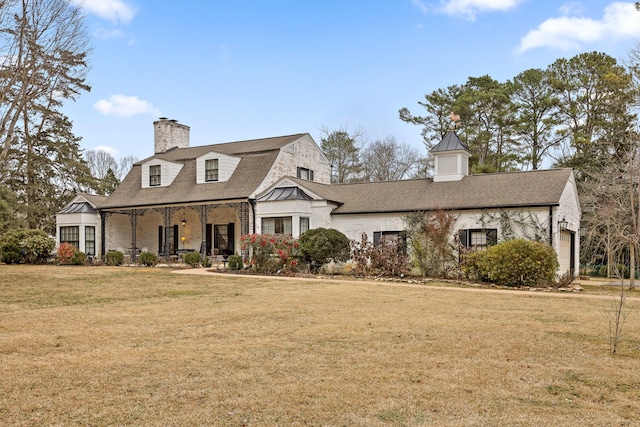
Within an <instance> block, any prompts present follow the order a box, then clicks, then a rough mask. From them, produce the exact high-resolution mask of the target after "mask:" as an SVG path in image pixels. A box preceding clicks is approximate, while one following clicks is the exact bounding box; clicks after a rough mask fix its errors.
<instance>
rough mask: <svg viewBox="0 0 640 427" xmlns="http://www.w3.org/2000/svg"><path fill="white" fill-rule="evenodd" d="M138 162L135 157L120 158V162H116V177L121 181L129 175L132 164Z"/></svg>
mask: <svg viewBox="0 0 640 427" xmlns="http://www.w3.org/2000/svg"><path fill="white" fill-rule="evenodd" d="M137 162H138V158H137V157H136V156H124V157H121V158H120V162H118V170H117V171H114V172H116V177H117V178H118V179H119V180H120V181H122V180H123V179H124V177H125V176H127V174H128V173H129V171H130V170H131V168H132V167H133V164H134V163H137Z"/></svg>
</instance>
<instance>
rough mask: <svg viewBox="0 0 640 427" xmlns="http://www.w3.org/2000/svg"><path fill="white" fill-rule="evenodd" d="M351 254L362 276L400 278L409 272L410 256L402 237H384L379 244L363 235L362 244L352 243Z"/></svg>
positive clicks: (365, 234)
mask: <svg viewBox="0 0 640 427" xmlns="http://www.w3.org/2000/svg"><path fill="white" fill-rule="evenodd" d="M351 254H352V258H353V260H354V261H355V262H356V266H357V269H358V271H359V272H360V273H362V274H370V273H373V274H380V275H387V276H399V275H401V274H404V273H408V272H409V256H408V255H407V252H406V244H405V240H404V238H403V237H401V236H397V237H396V236H383V237H382V238H381V239H380V241H379V242H378V243H377V244H375V245H374V244H373V243H372V242H371V241H369V240H367V233H362V239H361V241H360V242H358V241H356V240H352V241H351Z"/></svg>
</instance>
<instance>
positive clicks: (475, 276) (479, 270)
mask: <svg viewBox="0 0 640 427" xmlns="http://www.w3.org/2000/svg"><path fill="white" fill-rule="evenodd" d="M486 255H487V251H479V252H471V253H468V254H465V255H464V258H463V260H462V265H461V268H462V271H463V272H464V274H465V276H466V277H467V279H469V280H476V281H479V282H489V277H488V272H489V267H488V266H487V256H486Z"/></svg>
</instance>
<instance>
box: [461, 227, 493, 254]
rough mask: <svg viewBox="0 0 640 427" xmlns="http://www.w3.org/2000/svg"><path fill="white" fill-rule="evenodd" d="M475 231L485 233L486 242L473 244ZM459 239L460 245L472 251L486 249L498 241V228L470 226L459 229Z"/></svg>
mask: <svg viewBox="0 0 640 427" xmlns="http://www.w3.org/2000/svg"><path fill="white" fill-rule="evenodd" d="M474 233H484V241H485V243H484V244H473V242H472V235H473V234H474ZM458 240H459V241H460V245H462V246H463V247H465V248H467V249H469V250H471V251H484V250H487V249H488V248H490V247H491V246H494V245H496V244H497V243H498V229H497V228H468V229H460V230H458Z"/></svg>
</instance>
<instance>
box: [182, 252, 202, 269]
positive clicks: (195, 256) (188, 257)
mask: <svg viewBox="0 0 640 427" xmlns="http://www.w3.org/2000/svg"><path fill="white" fill-rule="evenodd" d="M200 261H202V257H201V256H200V252H187V253H186V254H184V263H185V264H187V265H189V266H191V267H197V266H199V265H200Z"/></svg>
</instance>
